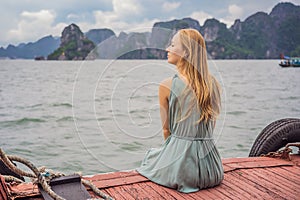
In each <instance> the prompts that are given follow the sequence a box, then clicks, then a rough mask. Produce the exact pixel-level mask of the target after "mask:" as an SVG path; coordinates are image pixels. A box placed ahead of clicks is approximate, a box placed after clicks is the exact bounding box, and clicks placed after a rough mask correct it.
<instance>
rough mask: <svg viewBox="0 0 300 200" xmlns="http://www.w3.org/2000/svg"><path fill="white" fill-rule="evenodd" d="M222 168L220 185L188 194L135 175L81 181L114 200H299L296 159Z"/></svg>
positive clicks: (19, 194)
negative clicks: (223, 175) (88, 183)
mask: <svg viewBox="0 0 300 200" xmlns="http://www.w3.org/2000/svg"><path fill="white" fill-rule="evenodd" d="M223 166H224V171H225V178H224V181H223V182H222V183H221V185H219V186H217V187H214V188H209V189H205V190H201V191H198V192H194V193H190V194H183V193H180V192H177V191H175V190H172V189H169V188H166V187H163V186H160V185H157V184H155V183H153V182H151V181H149V180H148V179H146V178H145V177H143V176H141V175H139V174H138V173H137V172H135V171H125V172H124V171H123V172H113V173H106V174H98V175H94V176H92V177H84V178H85V179H88V180H91V181H92V182H93V183H94V184H95V185H96V186H97V187H98V188H100V189H101V190H102V191H103V192H105V193H107V194H109V195H110V196H112V197H114V198H115V199H117V200H119V199H120V200H122V199H124V200H135V199H149V200H150V199H168V200H169V199H184V200H196V199H197V200H198V199H272V200H273V199H288V200H290V199H295V200H296V199H300V155H293V156H292V161H286V160H282V159H278V158H267V157H249V158H230V159H223ZM3 184H4V185H5V183H4V182H2V186H3ZM1 188H2V189H1ZM5 190H6V191H5ZM5 194H9V195H10V196H11V197H13V198H14V199H18V200H20V199H29V200H37V199H42V198H41V196H40V193H39V192H38V190H37V187H36V186H34V185H32V183H24V184H20V185H14V186H8V187H6V188H5V187H1V186H0V198H1V199H3V200H6V197H5ZM1 195H2V196H1Z"/></svg>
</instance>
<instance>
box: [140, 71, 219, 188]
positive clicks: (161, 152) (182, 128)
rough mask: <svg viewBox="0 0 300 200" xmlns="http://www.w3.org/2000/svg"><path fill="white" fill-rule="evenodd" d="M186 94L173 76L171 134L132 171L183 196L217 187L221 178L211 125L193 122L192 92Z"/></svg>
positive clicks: (179, 82)
mask: <svg viewBox="0 0 300 200" xmlns="http://www.w3.org/2000/svg"><path fill="white" fill-rule="evenodd" d="M187 91H188V89H187V88H186V84H185V83H184V82H183V81H182V80H181V79H180V78H179V77H178V76H177V75H175V76H174V77H173V80H172V86H171V92H170V97H169V113H168V114H169V128H170V132H171V135H170V136H169V137H168V138H167V140H166V141H165V143H164V144H163V145H162V146H161V147H160V148H152V149H150V150H149V151H148V152H147V153H146V156H145V158H144V160H143V161H142V164H141V166H140V167H139V168H137V169H136V170H137V171H138V172H139V173H140V174H141V175H143V176H145V177H147V178H148V179H150V180H151V181H153V182H155V183H158V184H160V185H163V186H166V187H169V188H173V189H176V190H178V191H180V192H184V193H190V192H196V191H198V190H200V189H203V188H209V187H213V186H216V185H219V184H220V183H221V181H222V180H223V178H224V171H223V166H222V162H221V158H220V154H219V152H218V150H217V148H216V146H215V142H214V140H213V136H212V134H213V123H212V122H208V123H204V122H200V123H197V120H199V117H200V113H199V111H197V109H196V107H191V102H192V101H191V99H193V98H192V92H187ZM192 105H193V104H192ZM194 105H195V104H194ZM195 106H196V105H195Z"/></svg>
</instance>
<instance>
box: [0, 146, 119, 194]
mask: <svg viewBox="0 0 300 200" xmlns="http://www.w3.org/2000/svg"><path fill="white" fill-rule="evenodd" d="M0 159H1V160H2V161H3V163H4V164H5V165H6V166H7V167H9V168H10V169H11V171H13V172H15V173H16V174H18V175H20V176H25V177H30V178H34V179H36V182H38V183H39V184H40V185H41V186H42V188H43V189H44V191H45V192H47V193H48V194H49V196H51V197H52V198H53V199H55V200H65V199H64V198H63V197H61V196H59V195H58V194H56V193H55V192H54V191H53V190H52V189H51V187H50V185H49V183H48V182H50V180H51V179H52V178H54V177H60V176H65V175H64V174H62V173H56V174H54V173H52V174H51V176H48V182H47V180H46V178H45V176H44V175H43V172H44V171H45V168H44V167H43V168H40V169H38V168H37V167H36V166H35V165H34V164H33V163H31V162H30V161H28V160H26V159H24V158H21V157H19V156H13V155H6V154H5V152H4V151H3V150H2V149H1V148H0ZM12 161H16V162H20V163H23V164H24V165H26V166H27V167H28V168H29V169H30V170H31V171H32V172H33V173H31V172H26V171H23V170H21V169H19V168H17V167H16V166H15V165H14V164H13V163H12ZM5 180H7V181H11V180H14V181H16V182H20V181H22V180H19V179H15V177H11V176H5ZM81 182H82V183H83V184H84V185H86V186H88V187H90V188H91V189H92V190H93V192H94V193H95V194H96V195H98V196H100V197H101V198H100V199H107V200H113V198H112V197H110V196H109V195H107V194H105V193H103V192H102V191H100V190H99V189H98V188H97V187H96V186H95V185H94V184H92V182H90V181H88V180H84V179H81Z"/></svg>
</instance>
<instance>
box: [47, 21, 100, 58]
mask: <svg viewBox="0 0 300 200" xmlns="http://www.w3.org/2000/svg"><path fill="white" fill-rule="evenodd" d="M60 41H61V43H60V46H59V48H58V49H56V50H55V51H54V52H53V53H51V54H50V55H48V57H47V59H48V60H85V59H86V57H87V56H88V54H89V53H90V52H91V51H92V50H93V49H94V48H95V44H94V43H93V42H92V41H91V40H89V39H88V38H86V37H85V35H84V34H83V33H82V32H81V30H80V28H79V27H78V26H77V25H76V24H71V25H69V26H67V27H66V28H65V29H64V30H63V32H62V36H61V38H60Z"/></svg>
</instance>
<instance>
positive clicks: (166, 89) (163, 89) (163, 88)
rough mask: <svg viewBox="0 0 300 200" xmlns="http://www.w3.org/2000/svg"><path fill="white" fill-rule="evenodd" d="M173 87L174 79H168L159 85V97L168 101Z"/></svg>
mask: <svg viewBox="0 0 300 200" xmlns="http://www.w3.org/2000/svg"><path fill="white" fill-rule="evenodd" d="M171 86H172V77H170V78H166V79H165V80H163V81H162V82H161V83H160V84H159V97H160V99H168V97H169V95H170V90H171Z"/></svg>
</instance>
